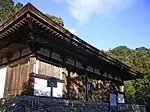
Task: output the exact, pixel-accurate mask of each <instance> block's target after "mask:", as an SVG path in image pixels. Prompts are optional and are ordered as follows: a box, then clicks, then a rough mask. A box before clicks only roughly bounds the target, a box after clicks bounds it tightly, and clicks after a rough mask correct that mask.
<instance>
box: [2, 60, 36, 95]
mask: <svg viewBox="0 0 150 112" xmlns="http://www.w3.org/2000/svg"><path fill="white" fill-rule="evenodd" d="M34 63H35V58H34V57H32V58H29V57H26V58H23V59H21V60H18V61H15V62H14V63H11V64H9V65H8V67H7V74H6V81H5V90H4V97H8V96H16V95H20V94H22V92H23V86H24V84H25V83H26V82H27V81H28V80H29V75H30V73H32V72H33V70H34Z"/></svg>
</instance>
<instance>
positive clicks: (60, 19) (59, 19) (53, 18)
mask: <svg viewBox="0 0 150 112" xmlns="http://www.w3.org/2000/svg"><path fill="white" fill-rule="evenodd" d="M45 15H46V16H47V17H49V18H50V19H52V20H53V21H55V22H57V23H58V24H60V25H61V26H64V22H63V20H62V18H61V17H56V16H54V15H50V14H45Z"/></svg>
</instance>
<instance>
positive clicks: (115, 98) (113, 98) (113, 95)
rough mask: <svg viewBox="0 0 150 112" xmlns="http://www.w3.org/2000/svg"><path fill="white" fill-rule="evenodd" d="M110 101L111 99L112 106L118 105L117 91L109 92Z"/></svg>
mask: <svg viewBox="0 0 150 112" xmlns="http://www.w3.org/2000/svg"><path fill="white" fill-rule="evenodd" d="M109 101H110V106H114V107H116V106H117V94H115V93H110V94H109Z"/></svg>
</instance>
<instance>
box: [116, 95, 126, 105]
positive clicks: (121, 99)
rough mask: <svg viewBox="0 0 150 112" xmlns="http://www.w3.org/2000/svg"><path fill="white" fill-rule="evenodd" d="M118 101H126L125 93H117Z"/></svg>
mask: <svg viewBox="0 0 150 112" xmlns="http://www.w3.org/2000/svg"><path fill="white" fill-rule="evenodd" d="M117 100H118V103H125V98H124V94H123V93H118V95H117Z"/></svg>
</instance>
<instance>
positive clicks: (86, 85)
mask: <svg viewBox="0 0 150 112" xmlns="http://www.w3.org/2000/svg"><path fill="white" fill-rule="evenodd" d="M85 87H86V91H85V95H86V96H85V98H86V101H88V76H87V73H85Z"/></svg>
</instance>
